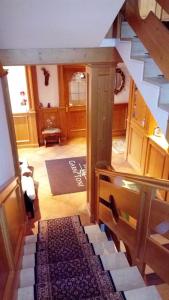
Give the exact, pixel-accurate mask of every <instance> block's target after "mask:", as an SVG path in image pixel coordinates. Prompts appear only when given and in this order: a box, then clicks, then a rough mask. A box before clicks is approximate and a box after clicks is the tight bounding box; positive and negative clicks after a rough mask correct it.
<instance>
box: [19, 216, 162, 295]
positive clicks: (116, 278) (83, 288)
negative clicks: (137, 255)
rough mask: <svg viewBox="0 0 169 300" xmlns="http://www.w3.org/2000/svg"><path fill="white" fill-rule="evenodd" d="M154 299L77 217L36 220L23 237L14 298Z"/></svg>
mask: <svg viewBox="0 0 169 300" xmlns="http://www.w3.org/2000/svg"><path fill="white" fill-rule="evenodd" d="M22 299H24V300H33V299H37V300H40V299H41V300H43V299H44V300H48V299H65V300H66V299H69V300H73V299H88V300H89V299H91V300H92V299H93V300H96V299H97V300H102V299H107V300H108V299H112V300H160V299H161V298H160V295H159V294H158V291H157V290H156V288H155V286H149V287H146V286H145V283H144V280H143V278H142V277H141V274H140V273H139V271H138V269H137V267H136V266H134V267H130V266H129V263H128V261H127V258H126V256H125V254H124V253H123V252H117V250H116V247H115V245H114V243H113V241H109V240H108V239H107V236H106V234H105V232H102V231H101V230H100V227H99V226H98V225H89V226H82V225H81V223H80V219H79V217H78V216H73V217H65V218H58V219H52V220H46V221H40V222H39V230H38V235H33V236H27V237H26V238H25V246H24V256H23V260H22V269H21V271H20V287H19V289H18V300H22Z"/></svg>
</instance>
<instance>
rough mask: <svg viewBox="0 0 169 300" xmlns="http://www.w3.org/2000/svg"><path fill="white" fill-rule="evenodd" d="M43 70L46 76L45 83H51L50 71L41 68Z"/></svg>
mask: <svg viewBox="0 0 169 300" xmlns="http://www.w3.org/2000/svg"><path fill="white" fill-rule="evenodd" d="M41 70H42V71H43V74H44V77H45V85H48V84H49V77H50V73H49V72H48V70H46V69H45V68H41Z"/></svg>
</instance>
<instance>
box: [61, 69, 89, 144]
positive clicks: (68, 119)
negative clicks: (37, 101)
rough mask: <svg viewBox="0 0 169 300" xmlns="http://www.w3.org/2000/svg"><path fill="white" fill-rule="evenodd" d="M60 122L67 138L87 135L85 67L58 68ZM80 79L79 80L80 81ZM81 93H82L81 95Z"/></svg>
mask: <svg viewBox="0 0 169 300" xmlns="http://www.w3.org/2000/svg"><path fill="white" fill-rule="evenodd" d="M58 71H59V72H58V74H59V90H60V107H59V110H60V120H61V122H62V128H63V129H62V130H63V132H64V135H65V136H66V137H67V138H71V137H81V136H85V135H86V75H85V66H81V65H62V66H59V68H58ZM78 78H79V80H78ZM80 92H81V93H80Z"/></svg>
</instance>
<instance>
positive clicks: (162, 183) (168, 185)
mask: <svg viewBox="0 0 169 300" xmlns="http://www.w3.org/2000/svg"><path fill="white" fill-rule="evenodd" d="M95 172H96V175H104V176H109V177H115V176H118V177H123V178H124V179H128V180H132V181H134V182H136V183H140V184H144V185H146V186H151V187H154V188H156V189H165V190H166V191H169V180H165V179H157V178H153V177H148V176H142V175H137V174H132V173H131V174H130V173H124V172H117V171H115V170H113V168H112V167H111V166H108V167H107V168H104V169H100V168H96V169H95Z"/></svg>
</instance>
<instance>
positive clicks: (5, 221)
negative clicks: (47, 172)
mask: <svg viewBox="0 0 169 300" xmlns="http://www.w3.org/2000/svg"><path fill="white" fill-rule="evenodd" d="M25 224H26V216H25V208H24V202H23V197H22V194H21V190H20V184H19V179H18V178H14V179H12V180H11V181H10V182H9V183H8V184H7V185H6V186H5V188H4V189H3V190H1V191H0V273H1V274H2V276H0V299H7V300H10V299H12V297H13V296H14V294H15V293H16V290H17V287H18V269H19V268H20V259H21V255H22V251H23V250H22V246H23V238H24V235H25ZM1 288H2V289H1Z"/></svg>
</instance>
